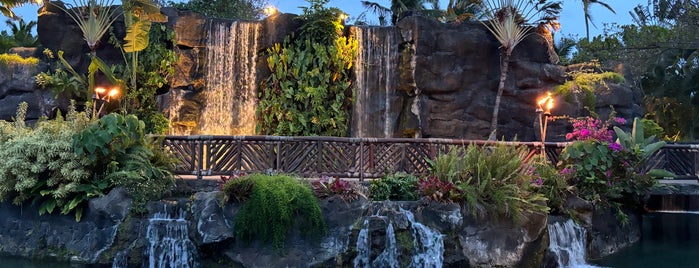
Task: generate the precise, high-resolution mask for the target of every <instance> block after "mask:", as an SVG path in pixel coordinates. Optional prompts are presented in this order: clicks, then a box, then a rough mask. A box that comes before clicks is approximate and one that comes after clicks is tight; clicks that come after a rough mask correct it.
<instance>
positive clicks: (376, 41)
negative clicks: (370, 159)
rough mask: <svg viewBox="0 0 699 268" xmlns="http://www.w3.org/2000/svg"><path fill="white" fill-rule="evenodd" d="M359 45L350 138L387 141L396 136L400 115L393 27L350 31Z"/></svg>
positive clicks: (359, 28)
mask: <svg viewBox="0 0 699 268" xmlns="http://www.w3.org/2000/svg"><path fill="white" fill-rule="evenodd" d="M352 29H353V30H354V38H356V39H357V41H358V43H359V49H358V50H359V52H358V53H357V57H356V59H355V65H354V75H355V79H356V81H355V85H356V91H355V100H354V107H353V111H352V120H353V122H352V136H353V137H377V138H390V137H394V136H395V132H396V127H397V124H398V117H399V114H400V111H401V107H400V98H399V95H398V94H397V92H396V90H397V87H398V76H399V71H400V70H399V66H400V50H399V46H398V42H399V40H400V34H399V32H398V30H397V29H396V28H395V27H353V28H352Z"/></svg>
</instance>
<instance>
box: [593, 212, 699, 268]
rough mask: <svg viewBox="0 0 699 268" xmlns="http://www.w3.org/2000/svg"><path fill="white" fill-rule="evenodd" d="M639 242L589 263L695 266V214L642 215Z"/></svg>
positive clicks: (698, 219) (698, 245)
mask: <svg viewBox="0 0 699 268" xmlns="http://www.w3.org/2000/svg"><path fill="white" fill-rule="evenodd" d="M642 228H643V230H642V231H643V236H642V239H641V241H640V242H639V243H637V244H635V245H633V246H632V247H630V248H627V249H625V250H623V251H621V252H619V253H617V254H614V255H612V256H609V257H607V258H605V259H602V260H598V261H592V262H591V263H593V264H595V265H599V266H604V267H617V268H623V267H635V268H639V267H673V268H681V267H697V266H699V259H698V258H699V213H687V212H684V213H651V214H646V215H644V216H643V227H642Z"/></svg>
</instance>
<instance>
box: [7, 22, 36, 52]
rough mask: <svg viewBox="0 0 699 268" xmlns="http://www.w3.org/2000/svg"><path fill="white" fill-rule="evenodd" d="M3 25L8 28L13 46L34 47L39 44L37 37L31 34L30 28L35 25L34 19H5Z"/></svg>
mask: <svg viewBox="0 0 699 268" xmlns="http://www.w3.org/2000/svg"><path fill="white" fill-rule="evenodd" d="M5 25H7V27H9V28H10V33H11V37H12V46H13V47H36V46H39V39H37V37H36V36H34V35H33V34H32V28H34V26H36V21H30V22H29V23H27V22H25V21H24V20H23V19H20V20H19V21H17V24H15V21H13V20H6V21H5Z"/></svg>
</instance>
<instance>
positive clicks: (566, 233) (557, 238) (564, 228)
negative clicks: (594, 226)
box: [548, 220, 595, 267]
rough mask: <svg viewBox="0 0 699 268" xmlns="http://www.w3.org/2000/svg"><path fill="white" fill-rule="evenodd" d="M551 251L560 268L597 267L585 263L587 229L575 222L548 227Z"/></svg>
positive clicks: (557, 223) (553, 224) (556, 223)
mask: <svg viewBox="0 0 699 268" xmlns="http://www.w3.org/2000/svg"><path fill="white" fill-rule="evenodd" d="M548 231H549V251H550V252H551V253H552V254H553V256H554V258H555V260H556V263H557V265H558V267H595V266H592V265H589V264H587V263H585V237H586V231H585V228H583V227H581V226H579V225H577V224H575V222H573V220H567V221H565V222H555V223H552V224H549V225H548Z"/></svg>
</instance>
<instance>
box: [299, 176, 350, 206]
mask: <svg viewBox="0 0 699 268" xmlns="http://www.w3.org/2000/svg"><path fill="white" fill-rule="evenodd" d="M311 188H312V189H313V194H315V196H316V197H318V198H326V197H330V196H339V197H340V198H342V200H345V201H353V200H355V199H357V198H359V196H360V195H361V193H360V192H359V191H358V188H359V186H358V185H357V183H355V182H351V181H348V180H343V179H340V178H332V177H327V176H323V177H322V178H320V179H319V180H314V181H311Z"/></svg>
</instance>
